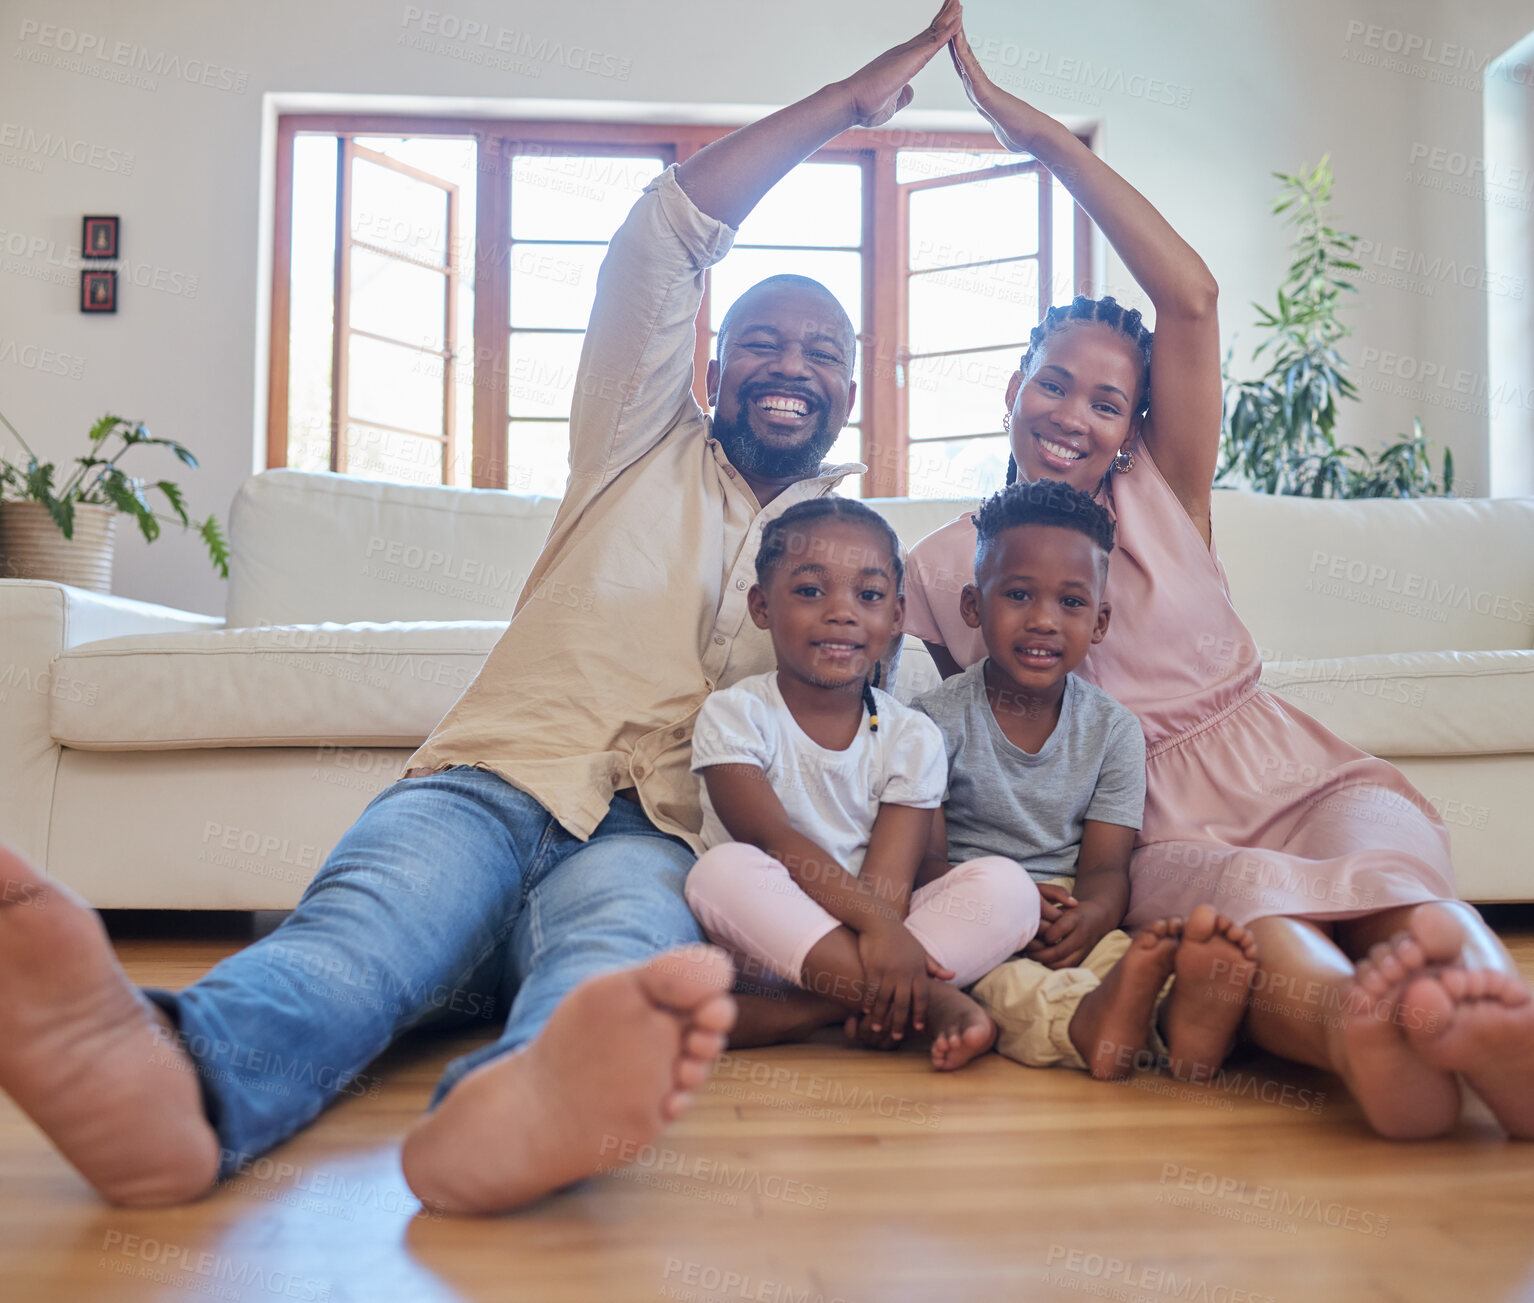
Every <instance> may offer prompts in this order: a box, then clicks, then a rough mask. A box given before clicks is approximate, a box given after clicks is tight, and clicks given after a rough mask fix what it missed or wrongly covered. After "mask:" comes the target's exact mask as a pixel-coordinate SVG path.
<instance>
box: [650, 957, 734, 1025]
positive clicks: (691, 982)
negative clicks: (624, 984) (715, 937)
mask: <svg viewBox="0 0 1534 1303" xmlns="http://www.w3.org/2000/svg"><path fill="white" fill-rule="evenodd" d="M638 972H639V983H640V985H641V986H642V987H643V988H644V991H645V994H646V995H647V996H648V997H649V998H650V999H651V1000H652V1001H653V1002H654V1003H655V1004H658V1005H661V1006H663V1007H665V1008H669V1009H688V1010H699V1011H701V1010H702V1009H703V1008H704V1006H706V1005H707V1004H708V1003H709V1001H710V999H711V998H712V997H714V996H716V995H719V994H722V993H723V992H725V991H728V990H729V989H730V984H731V983H732V982H733V981H734V979H735V965H734V964H733V963H731V962H730V957H729V956H728V955H727V954H725V952H724V951H723V950H720V949H719V948H718V947H717V946H682V947H680V948H678V949H676V950H668V951H666V953H665V954H661V955H656V956H655V958H654V959H652V960H650V961H649V962H648V963H647V964H645V965H644V966H643V967H642V968H640V969H639V970H638Z"/></svg>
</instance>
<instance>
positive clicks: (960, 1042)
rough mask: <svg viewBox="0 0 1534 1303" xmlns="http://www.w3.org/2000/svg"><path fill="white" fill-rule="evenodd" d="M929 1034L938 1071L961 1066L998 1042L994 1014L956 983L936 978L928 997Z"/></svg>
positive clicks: (934, 1062) (933, 1061)
mask: <svg viewBox="0 0 1534 1303" xmlns="http://www.w3.org/2000/svg"><path fill="white" fill-rule="evenodd" d="M926 1031H927V1034H928V1035H930V1036H931V1037H932V1066H933V1067H934V1068H936V1069H937V1070H938V1071H939V1072H952V1071H953V1070H954V1069H955V1068H962V1067H963V1066H964V1065H965V1064H966V1063H968V1062H969V1061H970V1060H971V1059H975V1058H978V1057H979V1056H980V1055H982V1054H984V1053H985V1052H986V1051H987V1050H989V1049H990V1048H991V1046H993V1045H995V1044H996V1024H995V1023H994V1022H992V1021H991V1016H990V1015H989V1014H988V1013H986V1011H985V1010H984V1009H982V1008H981V1007H980V1006H979V1005H978V1004H976V1003H975V1002H974V1001H973V1000H971V999H970V998H969V996H967V995H965V994H964V992H963V991H961V990H959V988H958V987H956V986H949V985H948V984H947V983H946V982H933V983H932V988H931V991H930V993H929V994H928V997H927V1027H926Z"/></svg>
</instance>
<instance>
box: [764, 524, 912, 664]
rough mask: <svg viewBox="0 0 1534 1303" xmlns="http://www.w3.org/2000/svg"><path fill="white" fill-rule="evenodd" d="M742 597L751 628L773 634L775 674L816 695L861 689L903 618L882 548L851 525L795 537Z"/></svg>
mask: <svg viewBox="0 0 1534 1303" xmlns="http://www.w3.org/2000/svg"><path fill="white" fill-rule="evenodd" d="M746 597H747V606H748V608H749V610H750V612H751V618H752V620H753V621H755V623H756V626H757V628H759V629H767V630H770V631H771V633H772V649H773V651H774V652H775V653H776V655H777V660H778V670H779V672H780V673H782V674H786V675H790V676H792V677H793V678H796V679H799V680H800V681H801V682H804V683H809V684H813V685H814V686H815V687H820V688H836V687H843V686H845V685H847V684H850V683H861V682H862V681H863V680H864V679H865V678H867V677H868V675H869V674H870V673H871V672H872V670H873V667H874V662H875V661H877V660H880V659H882V658H883V656H884V654H885V653H886V652H888V651H889V648H890V644H891V643H892V642H893V641H894V638H895V635H896V634H897V633H899V632H900V628H901V625H902V623H903V621H904V619H905V598H904V597H902V596H900V595H899V594H898V593H897V592H896V589H895V573H894V565H893V563H892V561H891V558H890V555H889V547H888V544H887V543H886V541H885V540H884V538H883V537H882V536H881V535H880V534H879V533H878V532H877V531H875V530H873V529H871V528H869V527H868V526H867V525H862V524H859V523H858V522H856V521H845V520H819V521H816V522H815V523H814V524H813V525H811V526H807V527H806V528H805V529H803V530H802V531H795V532H794V533H793V534H792V535H790V537H789V540H788V550H787V553H786V554H785V555H784V557H783V558H782V560H781V561H779V563H778V564H777V565H776V566H774V567H773V568H772V571H771V572H770V574H769V575H768V578H767V583H766V585H765V587H764V586H763V585H760V584H755V585H753V586H752V588H751V591H750V592H749V593H748V594H747V595H746Z"/></svg>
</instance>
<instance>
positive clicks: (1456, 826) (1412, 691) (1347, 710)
mask: <svg viewBox="0 0 1534 1303" xmlns="http://www.w3.org/2000/svg"><path fill="white" fill-rule="evenodd" d="M556 505H557V503H556V501H555V500H554V499H552V498H536V497H523V496H518V495H515V494H509V493H497V492H489V491H482V490H472V489H445V488H411V487H403V486H397V485H384V484H378V483H373V482H369V481H364V480H357V479H351V478H348V477H345V476H336V475H324V474H307V473H301V472H296V471H286V470H281V471H268V472H266V473H264V474H261V475H257V476H255V477H253V478H252V479H251V480H249V481H248V482H247V483H246V484H245V486H244V487H243V488H242V489H241V490H240V493H239V495H238V496H237V498H236V500H235V503H234V507H233V510H232V513H231V517H230V535H231V542H232V547H233V562H232V565H231V570H230V583H229V599H228V609H227V611H226V617H225V619H224V620H217V619H213V618H209V617H206V616H199V615H192V614H188V613H186V612H181V611H175V610H170V609H168V608H165V607H157V606H149V605H146V604H144V603H139V602H133V601H127V600H124V599H121V598H111V597H101V596H97V595H95V594H91V593H86V592H82V591H80V590H78V589H73V588H66V587H63V586H60V585H57V584H48V583H39V582H26V581H0V630H3V637H4V641H5V648H6V654H5V656H4V657H3V658H0V836H4V837H5V838H6V839H8V840H10V841H12V842H14V843H16V844H18V845H19V846H20V847H21V849H23V850H24V851H25V852H27V853H28V854H30V855H31V856H33V857H34V858H35V859H36V860H38V861H39V862H41V863H42V864H44V865H45V866H46V867H47V869H48V871H49V872H50V873H52V874H53V875H55V876H56V877H58V878H59V879H60V880H62V881H64V882H67V883H68V884H70V885H71V886H73V887H75V888H76V889H77V890H79V891H80V892H82V893H83V894H84V895H85V896H86V898H87V899H89V900H90V901H91V902H92V903H93V904H95V905H96V906H98V907H100V908H159V909H287V908H291V907H292V905H293V904H294V903H295V902H296V900H297V899H298V896H299V894H300V893H301V891H302V890H303V887H304V885H305V884H306V883H307V882H308V881H309V879H310V878H311V877H312V876H313V874H314V871H315V869H316V868H317V867H318V866H319V865H320V863H321V862H322V861H323V860H324V858H325V855H326V853H327V852H328V851H329V849H330V847H331V846H332V845H333V844H334V843H335V841H336V840H337V838H338V837H339V836H340V835H341V833H342V832H343V831H344V830H345V829H346V828H347V826H348V825H349V824H350V823H351V822H352V820H353V819H354V818H355V817H356V815H357V813H358V812H359V811H360V810H361V809H362V807H363V806H364V805H365V804H366V803H367V802H368V800H370V799H371V798H372V796H373V795H374V794H375V793H376V792H378V791H379V790H380V789H381V788H382V787H384V786H385V785H386V784H387V783H389V782H391V781H392V780H393V779H395V778H396V777H397V776H398V775H399V773H400V770H401V767H402V765H403V762H404V760H405V758H406V757H407V756H408V755H409V754H410V751H411V750H412V749H413V748H414V747H415V745H416V744H417V743H418V742H419V741H420V740H421V739H422V738H423V737H424V736H425V735H426V733H427V732H428V731H429V730H430V729H431V728H432V726H433V725H434V724H435V723H436V722H437V720H438V719H440V718H441V716H442V715H443V713H444V712H445V711H446V710H447V709H448V707H449V706H450V705H452V703H453V701H454V700H455V699H456V698H457V696H458V694H459V693H460V692H461V691H462V690H463V688H464V686H465V685H466V684H467V683H468V682H469V680H470V679H471V678H472V677H473V676H474V674H475V673H476V672H477V670H478V668H479V665H480V663H481V662H482V660H483V659H484V657H485V654H486V653H487V652H488V650H489V648H490V647H491V645H492V644H493V643H494V641H495V639H496V638H497V637H498V636H499V634H500V632H501V630H502V629H504V627H505V621H506V620H507V619H508V618H509V615H510V612H511V609H512V606H513V603H514V602H515V600H516V597H517V594H518V592H519V591H520V589H521V587H522V583H523V580H524V579H525V577H526V575H527V572H528V569H529V567H530V566H531V564H532V562H533V559H534V558H535V556H536V555H537V553H538V550H539V547H540V546H541V544H542V542H543V539H544V536H545V534H546V532H547V530H548V526H549V522H550V520H551V519H552V517H553V514H554V509H555V507H556ZM874 505H876V506H877V507H879V508H880V509H881V510H883V511H885V512H886V513H887V514H888V515H889V517H890V519H891V521H892V522H893V523H894V525H895V527H896V529H897V531H898V532H899V533H900V535H901V537H902V538H903V539H904V540H905V542H906V543H907V544H910V543H914V542H915V541H916V540H917V539H919V538H920V537H922V536H923V535H924V534H926V533H927V532H929V531H930V530H931V529H933V528H935V527H936V526H938V525H940V524H942V523H943V522H945V521H947V520H949V519H951V518H952V517H953V516H954V515H955V514H956V513H957V512H958V511H959V510H961V509H963V508H965V507H967V506H969V505H971V504H968V503H959V502H947V501H945V502H922V501H903V500H902V501H893V500H891V501H883V502H876V503H875V504H874ZM1215 539H1216V542H1217V544H1218V546H1219V550H1220V555H1221V557H1222V559H1223V561H1224V563H1225V566H1226V569H1227V571H1228V572H1229V575H1230V581H1231V590H1232V593H1233V595H1234V598H1235V602H1236V606H1237V608H1238V609H1239V610H1240V611H1241V612H1242V614H1243V616H1244V617H1245V619H1246V621H1247V623H1248V625H1249V626H1250V627H1251V629H1252V632H1253V634H1254V635H1255V637H1256V640H1257V643H1258V645H1259V646H1260V647H1261V648H1262V654H1263V658H1264V661H1265V662H1266V664H1265V668H1264V676H1263V677H1264V681H1265V682H1266V683H1267V685H1268V686H1269V687H1271V688H1272V689H1273V690H1274V691H1276V692H1278V693H1280V694H1281V695H1282V696H1283V697H1285V698H1286V699H1287V700H1289V701H1291V702H1293V703H1294V704H1295V705H1297V706H1299V707H1300V708H1301V709H1303V710H1306V711H1308V712H1309V713H1311V714H1313V715H1315V716H1316V717H1317V718H1319V719H1321V720H1322V721H1323V722H1324V723H1326V724H1327V725H1328V726H1329V727H1331V728H1332V729H1334V730H1335V731H1336V732H1337V733H1339V734H1341V735H1342V736H1343V737H1344V738H1346V739H1348V740H1349V741H1351V742H1353V743H1355V744H1356V745H1358V746H1360V747H1362V748H1364V749H1366V750H1369V751H1372V752H1374V753H1376V754H1378V755H1382V756H1386V757H1388V758H1390V759H1391V760H1393V761H1395V762H1396V763H1397V764H1399V765H1400V766H1401V767H1402V768H1403V769H1404V770H1405V771H1406V773H1407V774H1408V776H1409V777H1410V778H1411V779H1412V780H1413V781H1414V782H1415V783H1416V784H1417V785H1418V786H1419V787H1420V788H1421V789H1422V790H1423V792H1424V793H1426V794H1427V795H1428V796H1429V797H1430V798H1431V799H1432V800H1433V801H1434V803H1435V804H1436V805H1437V806H1438V808H1439V809H1440V810H1441V812H1442V813H1443V815H1444V818H1445V820H1446V821H1447V823H1448V824H1449V827H1450V830H1451V833H1452V836H1453V841H1454V854H1455V860H1456V863H1457V865H1458V868H1459V874H1460V884H1461V888H1462V890H1463V892H1464V894H1465V895H1466V896H1468V897H1469V898H1471V899H1473V900H1480V901H1497V900H1528V899H1534V871H1531V870H1530V868H1529V867H1527V866H1526V863H1525V858H1524V857H1525V853H1526V847H1527V844H1528V840H1529V834H1530V832H1531V831H1534V814H1531V813H1530V810H1529V804H1530V793H1531V792H1534V650H1531V646H1534V499H1504V500H1495V501H1488V500H1471V501H1462V502H1461V501H1423V502H1394V501H1378V502H1356V503H1338V502H1312V501H1308V500H1304V499H1296V498H1269V497H1265V496H1261V495H1253V494H1245V493H1222V494H1220V495H1219V496H1218V497H1217V500H1216V504H1215ZM1201 650H1207V651H1208V652H1209V654H1210V655H1211V656H1212V657H1215V658H1218V657H1220V656H1221V655H1227V656H1228V655H1229V652H1228V651H1226V652H1222V651H1221V649H1219V648H1217V647H1211V648H1208V649H1201ZM7 663H8V664H7ZM934 681H935V672H934V670H933V667H932V663H931V660H930V658H928V657H927V655H926V653H925V651H924V650H923V649H922V648H921V646H920V644H918V643H915V642H914V641H912V640H908V641H907V645H906V649H905V654H904V656H903V658H902V666H901V671H900V684H899V690H900V692H901V695H903V696H904V695H908V694H909V693H910V692H912V691H914V690H916V689H917V688H919V687H921V686H923V685H925V684H927V683H930V682H934ZM1278 777H1279V778H1281V779H1282V780H1283V781H1284V782H1286V783H1300V784H1304V783H1306V782H1308V781H1311V779H1309V778H1308V777H1307V776H1304V775H1293V776H1283V775H1280V776H1278Z"/></svg>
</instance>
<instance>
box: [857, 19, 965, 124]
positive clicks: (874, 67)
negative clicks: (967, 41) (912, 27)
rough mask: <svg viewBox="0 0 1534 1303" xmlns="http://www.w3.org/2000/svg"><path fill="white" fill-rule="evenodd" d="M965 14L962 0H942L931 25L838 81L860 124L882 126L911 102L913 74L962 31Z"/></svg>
mask: <svg viewBox="0 0 1534 1303" xmlns="http://www.w3.org/2000/svg"><path fill="white" fill-rule="evenodd" d="M963 17H964V10H963V7H962V6H961V5H960V4H959V0H943V7H942V8H941V9H939V10H938V11H937V17H936V18H934V19H933V20H932V25H931V26H930V27H928V28H926V29H925V30H924V31H921V32H918V33H917V34H916V35H915V36H913V37H912V38H911V39H910V40H909V41H905V42H904V43H902V44H900V45H897V46H895V48H894V49H892V50H886V51H885V52H884V53H883V54H881V55H880V56H879V57H878V58H877V59H875V60H874V61H873V62H872V63H868V64H864V65H863V67H861V68H859V69H858V70H857V71H856V72H855V73H853V74H852V76H850V77H848V78H847V79H846V80H845V81H843V82H840V83H838V84H839V87H840V89H842V90H843V91H845V92H846V93H847V94H848V95H849V96H850V97H851V100H852V113H853V115H854V119H855V121H856V124H857V125H858V126H860V127H877V126H881V125H882V124H884V123H886V122H888V121H889V120H890V119H891V118H892V117H894V116H895V114H896V113H898V112H899V111H900V110H901V109H903V108H905V106H906V105H907V104H909V103H910V102H911V94H912V92H911V87H910V81H911V78H912V77H914V76H916V74H917V73H918V72H920V71H921V70H922V69H923V68H925V67H926V66H927V62H928V61H929V60H930V59H931V58H932V56H933V55H934V54H936V53H937V52H938V51H939V50H941V49H942V48H943V46H945V45H947V44H948V42H949V41H950V40H952V39H953V37H954V35H955V34H956V33H958V32H959V31H961V28H960V23H961V21H962V20H963Z"/></svg>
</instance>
